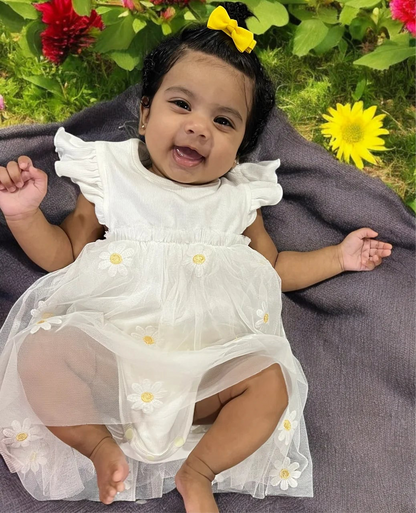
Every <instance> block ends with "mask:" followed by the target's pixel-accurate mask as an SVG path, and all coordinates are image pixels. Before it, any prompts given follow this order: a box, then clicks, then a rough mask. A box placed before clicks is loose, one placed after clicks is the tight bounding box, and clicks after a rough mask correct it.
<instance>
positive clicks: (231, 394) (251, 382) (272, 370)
mask: <svg viewBox="0 0 416 513" xmlns="http://www.w3.org/2000/svg"><path fill="white" fill-rule="evenodd" d="M249 387H259V388H266V389H267V391H268V392H269V393H270V394H276V393H286V384H285V380H284V377H283V373H282V369H281V367H280V365H279V364H277V363H275V364H272V365H270V366H269V367H267V368H266V369H264V370H262V371H261V372H259V373H257V374H254V375H253V376H250V377H249V378H247V379H244V380H242V381H240V382H239V383H236V384H235V385H233V386H231V387H229V388H226V389H224V390H221V392H219V393H218V394H214V395H213V396H211V397H207V398H206V399H203V400H202V401H198V402H197V403H195V409H194V417H193V421H192V423H193V424H195V425H203V424H212V423H213V422H214V421H215V419H216V418H217V417H218V415H219V413H220V411H221V410H222V408H223V407H224V406H225V405H226V404H227V403H228V402H229V401H231V399H234V398H235V397H238V396H239V395H241V394H242V393H243V392H244V391H245V390H247V389H248V388H249ZM260 396H264V394H260ZM264 397H266V398H267V396H264Z"/></svg>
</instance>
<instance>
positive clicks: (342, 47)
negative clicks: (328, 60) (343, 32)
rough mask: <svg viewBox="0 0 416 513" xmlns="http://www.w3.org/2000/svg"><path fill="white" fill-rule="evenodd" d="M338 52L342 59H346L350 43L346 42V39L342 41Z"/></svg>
mask: <svg viewBox="0 0 416 513" xmlns="http://www.w3.org/2000/svg"><path fill="white" fill-rule="evenodd" d="M338 50H339V54H340V56H341V57H345V54H346V53H347V50H348V43H347V42H346V41H345V39H341V41H340V42H339V43H338Z"/></svg>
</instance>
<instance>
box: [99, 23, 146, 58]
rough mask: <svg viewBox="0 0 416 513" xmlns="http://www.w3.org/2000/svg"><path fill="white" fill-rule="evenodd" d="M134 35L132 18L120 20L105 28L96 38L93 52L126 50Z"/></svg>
mask: <svg viewBox="0 0 416 513" xmlns="http://www.w3.org/2000/svg"><path fill="white" fill-rule="evenodd" d="M135 35H136V33H135V32H134V29H133V16H131V14H129V16H127V17H126V18H120V21H119V22H118V23H114V25H110V26H109V27H106V28H105V29H104V30H103V31H102V32H101V34H100V35H99V36H98V38H97V42H96V44H95V48H94V49H95V51H96V52H98V53H106V52H110V51H112V50H127V48H128V47H129V46H130V43H131V42H132V40H133V38H134V36H135Z"/></svg>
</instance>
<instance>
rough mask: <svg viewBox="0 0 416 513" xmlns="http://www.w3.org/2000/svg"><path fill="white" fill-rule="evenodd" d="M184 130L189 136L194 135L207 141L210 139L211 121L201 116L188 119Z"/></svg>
mask: <svg viewBox="0 0 416 513" xmlns="http://www.w3.org/2000/svg"><path fill="white" fill-rule="evenodd" d="M184 128H185V132H186V133H187V134H188V135H191V134H194V135H196V136H201V137H203V138H205V139H207V138H209V135H210V127H209V121H208V120H206V119H204V118H202V117H201V116H198V117H197V116H194V117H192V119H187V120H186V122H185V127H184Z"/></svg>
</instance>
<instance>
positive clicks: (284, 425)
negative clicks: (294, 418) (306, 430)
mask: <svg viewBox="0 0 416 513" xmlns="http://www.w3.org/2000/svg"><path fill="white" fill-rule="evenodd" d="M283 427H284V428H285V429H286V431H290V429H291V427H292V424H291V423H290V420H287V419H286V420H285V421H284V422H283Z"/></svg>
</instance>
